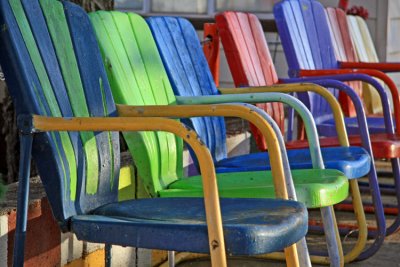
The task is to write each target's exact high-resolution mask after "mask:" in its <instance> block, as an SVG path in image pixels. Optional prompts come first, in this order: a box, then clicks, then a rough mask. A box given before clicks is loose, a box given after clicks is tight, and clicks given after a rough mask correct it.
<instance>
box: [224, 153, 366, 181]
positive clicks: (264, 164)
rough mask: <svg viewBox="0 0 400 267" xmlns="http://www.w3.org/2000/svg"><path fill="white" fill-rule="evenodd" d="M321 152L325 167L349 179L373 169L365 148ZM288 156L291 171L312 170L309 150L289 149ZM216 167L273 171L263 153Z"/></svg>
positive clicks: (227, 161) (229, 170) (232, 169)
mask: <svg viewBox="0 0 400 267" xmlns="http://www.w3.org/2000/svg"><path fill="white" fill-rule="evenodd" d="M321 150H322V156H323V159H324V163H325V167H326V168H327V169H336V170H339V171H341V172H342V173H343V174H344V175H345V176H346V177H348V178H349V179H355V178H360V177H363V176H365V175H366V174H368V172H369V170H370V168H371V158H370V156H369V154H368V153H367V151H366V150H365V149H364V148H361V147H334V148H328V147H327V148H322V149H321ZM287 155H288V158H289V163H290V168H291V169H312V164H311V155H310V150H309V149H294V150H290V149H289V150H287ZM216 167H217V172H218V173H223V172H233V171H235V172H240V171H256V170H257V171H261V170H270V169H271V166H270V161H269V155H268V153H263V152H261V153H253V154H250V155H242V156H236V157H232V158H227V159H224V160H221V161H219V162H218V163H216Z"/></svg>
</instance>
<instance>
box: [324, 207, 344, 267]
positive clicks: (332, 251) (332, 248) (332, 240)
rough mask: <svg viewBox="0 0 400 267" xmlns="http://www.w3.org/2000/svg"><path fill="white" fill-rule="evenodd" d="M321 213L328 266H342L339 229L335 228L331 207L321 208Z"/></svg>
mask: <svg viewBox="0 0 400 267" xmlns="http://www.w3.org/2000/svg"><path fill="white" fill-rule="evenodd" d="M321 215H322V221H323V224H324V232H325V238H326V244H327V247H328V254H329V259H330V266H332V267H333V266H338V267H339V266H344V259H343V250H342V243H341V242H340V236H339V230H338V229H337V224H336V218H335V213H334V210H333V207H332V206H330V207H324V208H321Z"/></svg>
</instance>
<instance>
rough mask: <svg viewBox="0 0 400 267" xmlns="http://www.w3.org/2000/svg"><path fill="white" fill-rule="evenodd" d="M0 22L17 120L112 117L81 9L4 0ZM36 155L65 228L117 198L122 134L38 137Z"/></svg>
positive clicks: (49, 0)
mask: <svg viewBox="0 0 400 267" xmlns="http://www.w3.org/2000/svg"><path fill="white" fill-rule="evenodd" d="M0 20H1V23H2V24H3V25H7V27H5V29H6V30H4V31H2V33H1V42H0V43H1V46H2V47H1V48H2V49H1V53H0V60H1V64H2V67H3V70H4V72H5V76H6V81H7V83H8V84H9V90H10V94H11V95H12V97H13V99H14V105H15V106H16V110H17V114H18V115H19V114H39V115H45V116H55V117H60V116H65V117H71V116H81V117H88V116H102V117H104V116H113V115H115V113H116V108H115V105H114V102H113V100H112V98H111V94H110V92H109V91H110V88H109V85H108V80H107V77H106V73H105V71H104V67H103V65H102V61H101V57H100V55H99V49H98V46H97V43H96V39H95V37H94V34H93V30H92V27H91V25H90V22H89V20H88V19H87V16H86V14H85V12H84V11H83V10H82V9H81V8H79V7H77V6H75V5H73V4H71V3H68V2H59V1H54V0H40V1H39V0H1V12H0ZM76 25H79V27H77V26H76ZM83 33H84V34H85V40H84V42H83V40H82V38H81V36H82V34H83ZM33 157H34V159H35V161H36V163H37V165H38V169H39V173H40V176H41V178H42V181H43V184H44V186H45V189H46V193H47V195H48V198H49V200H50V203H51V205H52V209H53V213H54V215H55V217H56V218H57V220H58V221H59V222H60V224H61V225H63V226H64V227H67V226H66V225H67V220H68V218H69V217H71V216H73V215H75V214H82V213H86V212H90V210H92V209H94V208H96V207H98V206H100V205H103V204H105V203H109V202H114V201H117V194H118V174H119V139H118V134H117V133H109V132H101V133H94V132H84V133H80V134H78V133H73V132H70V133H67V132H51V133H40V134H37V135H36V137H35V140H34V148H33ZM110 159H112V160H110Z"/></svg>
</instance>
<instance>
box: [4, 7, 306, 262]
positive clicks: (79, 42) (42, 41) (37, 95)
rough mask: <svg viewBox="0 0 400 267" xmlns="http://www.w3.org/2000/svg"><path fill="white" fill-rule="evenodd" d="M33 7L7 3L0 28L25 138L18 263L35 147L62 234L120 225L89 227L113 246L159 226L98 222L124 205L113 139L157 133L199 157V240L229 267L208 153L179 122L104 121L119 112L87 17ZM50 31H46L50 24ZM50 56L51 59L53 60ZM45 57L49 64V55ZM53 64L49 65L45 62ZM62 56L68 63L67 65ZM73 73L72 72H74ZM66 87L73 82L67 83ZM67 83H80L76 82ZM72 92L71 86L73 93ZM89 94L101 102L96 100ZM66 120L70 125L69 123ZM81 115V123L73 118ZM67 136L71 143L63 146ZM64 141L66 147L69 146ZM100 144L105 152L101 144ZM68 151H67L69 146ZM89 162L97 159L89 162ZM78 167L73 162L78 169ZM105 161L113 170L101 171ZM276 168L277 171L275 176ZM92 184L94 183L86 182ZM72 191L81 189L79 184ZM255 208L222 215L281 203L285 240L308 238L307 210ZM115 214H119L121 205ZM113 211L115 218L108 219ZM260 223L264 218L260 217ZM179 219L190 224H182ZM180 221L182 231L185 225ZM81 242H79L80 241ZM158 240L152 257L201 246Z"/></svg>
mask: <svg viewBox="0 0 400 267" xmlns="http://www.w3.org/2000/svg"><path fill="white" fill-rule="evenodd" d="M26 2H28V1H25V2H23V0H22V3H21V2H20V0H2V1H0V5H1V8H0V21H1V23H2V24H4V25H7V26H6V27H5V28H4V31H2V32H1V35H0V38H1V42H0V44H1V46H2V47H1V48H2V49H1V53H0V60H1V63H2V67H3V70H4V72H5V76H6V79H7V83H8V86H9V89H10V92H11V95H12V97H13V98H14V101H15V103H16V107H17V115H19V116H18V122H19V128H20V130H21V131H22V134H23V137H22V138H21V146H22V148H21V151H22V153H21V157H22V158H21V161H20V168H21V171H20V174H21V178H20V182H21V184H22V185H24V186H20V188H19V193H18V195H19V201H18V206H19V207H18V213H17V217H18V218H17V221H18V222H17V238H16V239H17V241H16V243H15V245H16V246H15V250H14V252H15V255H14V262H15V263H14V264H15V265H16V266H22V264H23V255H24V250H23V248H24V235H25V229H26V221H27V218H26V217H27V214H26V203H27V201H28V197H29V196H28V190H27V189H28V188H27V187H28V186H27V184H28V183H27V181H28V179H29V170H30V168H29V162H30V154H31V153H30V150H31V148H32V154H33V157H34V159H35V161H36V163H37V165H38V168H39V172H40V176H41V178H42V181H43V184H44V186H45V189H46V192H47V195H48V197H49V200H50V204H51V206H52V210H53V213H54V215H55V217H56V219H57V221H58V223H59V224H60V226H62V227H63V230H64V231H74V230H77V229H83V232H84V233H82V236H81V237H83V236H85V237H86V235H85V234H88V232H87V231H86V230H85V229H84V228H83V226H84V221H85V220H83V218H82V217H85V218H92V219H93V220H95V221H96V223H97V224H99V225H107V224H108V221H117V222H116V223H115V224H113V225H114V226H113V229H114V230H113V232H108V233H107V234H105V232H104V231H101V233H102V235H100V234H99V232H97V231H96V228H91V230H92V231H94V232H93V233H92V234H95V235H96V236H97V237H98V238H103V239H102V240H103V241H102V242H104V243H111V242H112V241H113V240H112V238H116V237H118V238H120V237H121V236H122V235H123V234H122V232H121V231H129V230H130V229H132V228H133V227H139V228H136V229H143V230H144V229H145V228H146V227H147V226H149V225H152V226H154V225H157V221H156V220H152V223H149V222H148V221H146V220H144V223H143V224H139V225H135V222H134V220H133V218H125V221H124V222H121V218H120V219H117V220H116V219H114V218H111V217H107V216H95V215H92V214H93V212H94V211H95V210H97V209H98V208H99V207H102V206H105V205H108V204H110V205H112V203H118V191H117V190H118V186H117V185H118V173H119V143H118V142H119V140H118V135H117V134H116V133H115V132H116V131H140V130H142V131H146V130H147V131H156V130H157V131H170V132H172V133H175V134H177V135H178V136H180V137H181V138H182V139H184V140H185V141H187V143H188V144H189V145H191V146H192V149H193V150H194V151H195V153H196V155H198V160H199V164H200V170H201V174H202V177H203V184H204V197H205V200H203V199H193V203H192V204H195V205H198V206H201V207H203V205H204V204H205V214H206V218H205V219H206V220H205V221H206V222H207V225H208V227H207V228H208V231H206V230H205V229H206V227H205V225H206V224H204V220H203V225H204V227H203V231H202V232H201V233H199V235H202V237H201V238H200V239H202V240H205V243H204V244H203V246H204V247H205V248H206V250H210V252H211V258H212V263H213V265H214V266H225V265H226V259H225V247H224V237H223V233H222V221H221V216H220V208H219V198H218V191H217V190H216V186H217V184H216V179H215V169H214V165H213V161H212V158H211V156H210V153H209V152H208V150H207V148H206V147H205V146H204V144H203V143H202V142H201V141H200V140H199V139H198V137H197V135H196V134H195V133H194V132H193V131H191V130H189V129H187V128H186V127H185V126H183V125H182V124H180V123H179V122H177V121H174V120H167V119H159V118H153V119H151V118H146V119H144V118H104V117H113V116H115V115H116V109H115V105H114V101H113V99H112V97H111V92H110V87H109V85H108V79H107V77H106V73H105V70H104V67H103V65H102V62H101V57H100V50H99V48H98V46H97V43H96V39H95V36H94V33H93V29H92V27H91V25H90V22H89V19H88V17H87V15H86V13H85V12H84V11H83V10H82V9H80V8H79V7H77V6H76V5H74V4H72V3H70V2H59V1H49V0H40V1H32V2H35V3H33V4H32V3H26ZM29 4H31V5H32V6H33V7H32V6H31V7H32V8H27V6H25V5H29ZM30 12H34V13H33V14H35V16H38V23H37V25H33V24H34V20H33V19H34V16H32V15H31V13H30ZM17 14H18V16H17ZM26 14H29V15H26ZM28 20H32V22H31V23H27V21H28ZM43 22H45V23H44V24H43ZM77 25H78V26H77ZM34 29H35V30H34ZM39 34H42V35H40V36H41V37H40V38H39V37H38V36H39ZM53 44H55V47H53V46H52V45H53ZM44 47H46V49H44ZM47 49H49V50H47ZM47 52H48V54H46V53H47ZM44 54H46V55H45V56H44ZM46 57H49V58H50V59H49V60H47V59H46ZM60 57H65V58H64V59H62V60H61V59H60ZM48 61H50V62H53V63H57V64H55V66H52V67H55V69H53V68H51V67H50V65H48V64H50V63H49V62H48ZM61 61H64V63H61ZM66 68H70V69H69V70H67V69H66ZM60 79H61V80H60ZM67 79H68V82H66V80H67ZM70 79H74V81H71V80H70ZM55 83H59V84H61V86H55V85H54V84H55ZM69 83H72V85H71V84H69ZM74 83H76V84H75V86H76V87H75V86H73V84H74ZM77 90H78V91H77ZM92 94H96V95H95V96H93V95H92ZM79 101H80V102H79ZM68 112H70V116H68V114H67V115H66V114H65V113H68ZM243 112H244V113H246V114H247V115H246V116H250V117H251V116H254V115H252V113H250V112H249V111H248V110H244V111H243ZM55 113H57V114H55ZM32 114H39V115H41V116H37V115H34V116H33V117H32ZM62 116H65V118H64V117H62ZM76 116H83V117H80V118H75V117H76ZM89 117H90V118H89ZM260 127H264V128H263V129H264V133H265V135H266V137H267V139H268V142H269V145H270V146H271V148H272V149H275V150H274V151H275V152H276V154H277V156H276V157H274V158H275V161H274V163H275V164H274V165H273V166H274V169H275V171H274V170H273V172H274V174H277V175H276V179H281V180H283V181H284V179H283V171H282V170H283V167H282V161H281V155H280V150H279V147H278V145H277V141H276V136H275V135H274V132H273V129H272V128H271V127H270V126H269V125H268V124H266V123H265V122H264V121H263V122H262V123H261V122H260ZM71 131H72V132H83V134H76V135H75V136H72V135H70V134H67V132H71ZM60 133H61V134H60ZM63 133H64V135H63V136H62V138H61V135H62V134H63ZM99 135H103V137H102V139H98V136H99ZM32 139H33V144H32ZM61 140H64V141H65V142H64V143H63V142H62V141H61ZM100 142H101V143H102V144H99V143H100ZM68 143H70V145H65V144H68ZM93 147H94V148H93ZM114 149H116V151H115V153H114V152H113V151H114ZM71 152H72V153H73V154H72V156H70V157H68V156H66V155H67V154H69V153H71ZM88 153H90V159H89V158H88V157H87V156H86V155H87V154H88ZM91 153H94V154H95V155H91ZM93 159H95V162H93V166H89V165H91V164H92V163H88V162H89V161H92V160H93ZM74 161H75V163H73V162H74ZM104 162H106V163H107V164H104ZM100 165H101V166H100ZM275 166H278V167H277V168H275ZM280 172H281V173H280ZM73 173H76V176H75V177H76V180H75V182H73V180H72V179H71V177H73V176H74V175H73ZM278 174H279V175H278ZM89 175H94V176H95V177H88V176H89ZM74 183H75V185H73V184H74ZM28 185H29V184H28ZM71 192H72V194H71ZM278 192H279V194H280V195H279V196H282V197H286V198H287V193H286V190H285V184H284V182H283V185H280V189H279V190H278ZM162 201H163V200H162V199H157V200H155V199H149V200H145V202H146V203H148V204H149V205H150V206H151V207H153V208H154V207H157V206H160V205H161V204H159V203H161V202H162ZM171 201H176V202H179V201H180V200H173V199H172V200H171ZM249 201H251V203H250V205H248V204H245V203H246V202H247V200H243V199H241V200H230V201H228V202H229V203H228V202H226V203H225V202H224V203H225V204H223V206H224V207H223V209H224V208H226V209H227V210H230V209H232V210H233V209H234V208H235V206H236V205H238V203H240V204H241V205H243V207H246V208H248V207H249V206H252V207H254V206H258V205H259V206H263V207H265V206H266V205H267V204H266V203H267V202H268V203H270V205H272V206H275V205H274V204H278V203H281V204H282V207H284V208H283V209H282V212H281V213H280V215H279V216H280V218H287V219H289V221H293V222H297V223H291V224H290V223H287V224H286V226H288V227H289V228H286V229H285V230H286V231H288V232H287V235H288V239H287V243H288V244H289V243H292V242H295V241H297V240H298V239H300V238H301V237H302V236H304V234H305V232H306V228H307V213H306V209H305V207H304V205H302V204H300V203H297V202H293V201H284V200H276V201H270V200H249ZM131 203H133V202H131ZM256 203H258V204H256ZM135 205H137V206H138V207H141V208H144V209H145V210H146V212H148V213H149V218H152V215H154V216H155V213H153V214H151V213H152V212H155V209H151V208H149V206H147V207H142V206H141V205H140V203H138V204H135ZM116 206H118V207H119V206H120V203H118V204H116ZM265 209H266V208H264V209H263V211H265ZM110 210H111V209H108V211H110ZM263 211H262V212H261V213H262V214H263ZM181 212H185V209H182V210H181ZM245 213H246V212H245V208H243V209H242V210H241V211H240V214H245ZM127 216H128V214H127ZM189 216H190V215H189ZM261 217H263V216H260V217H257V218H261ZM74 218H77V219H76V221H74ZM180 218H181V219H183V220H180ZM100 219H101V220H100ZM165 219H166V220H165V221H164V222H163V223H161V222H158V227H161V225H166V224H169V225H170V227H171V228H170V229H171V230H172V229H180V230H182V231H183V232H185V231H184V229H189V228H191V225H190V224H187V221H186V220H185V218H184V217H179V216H178V214H177V213H171V214H169V217H168V218H167V217H166V218H165ZM178 221H180V222H181V223H178ZM237 222H239V221H237ZM252 222H254V224H253V225H252V226H251V227H250V226H249V225H243V224H241V225H240V226H239V227H238V229H239V228H240V229H241V231H242V233H243V237H246V238H247V237H248V235H246V234H245V232H246V229H247V230H249V229H250V228H251V229H252V230H256V229H257V228H259V226H260V225H265V221H258V220H252ZM277 225H279V223H278V224H277ZM80 226H82V228H80ZM237 226H238V224H237V223H235V224H232V227H233V228H234V227H237ZM124 229H125V230H124ZM117 231H119V232H117ZM139 232H140V231H139ZM233 232H234V231H232V233H233ZM76 233H77V234H78V232H76ZM118 233H120V234H118ZM129 233H130V235H129V241H130V242H131V243H130V245H133V244H134V242H135V240H137V239H136V238H135V237H134V236H132V232H129ZM273 234H274V233H273ZM111 236H112V237H111ZM126 236H128V235H126ZM196 237H200V236H196ZM207 237H208V238H209V239H208V238H207ZM232 237H233V236H232ZM88 238H89V237H88ZM246 238H245V239H246ZM110 239H111V240H110ZM196 239H197V238H196ZM233 239H234V237H233ZM277 239H279V238H277ZM247 240H249V239H247ZM151 241H152V240H150V239H147V240H146V242H151ZM153 241H154V242H155V243H153V245H154V247H155V248H156V247H158V243H157V242H163V243H164V244H168V242H170V246H171V248H173V247H174V246H175V245H182V246H185V250H186V248H187V249H189V250H190V248H191V244H190V243H192V244H193V243H196V242H192V241H191V242H190V243H187V244H186V245H184V244H183V243H179V244H178V243H177V242H174V241H173V240H172V241H171V240H169V239H167V240H163V241H162V239H160V238H158V239H157V240H153ZM280 241H282V240H280ZM116 242H117V241H116ZM117 243H118V242H117ZM288 244H285V245H288ZM134 245H135V246H136V245H137V244H136V243H135V244H134ZM256 246H257V245H256ZM256 246H255V247H256ZM233 247H236V248H237V249H238V250H239V249H241V248H243V245H241V244H238V243H235V244H233ZM276 247H279V249H282V248H283V246H282V245H281V243H277V244H276ZM294 248H295V247H294V246H292V248H291V249H292V251H291V253H292V255H295V251H293V249H294ZM259 249H260V248H259ZM261 250H262V248H261ZM260 252H261V251H260ZM290 260H291V261H292V263H293V266H297V265H296V262H297V259H296V257H292V258H291V259H290Z"/></svg>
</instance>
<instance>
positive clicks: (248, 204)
mask: <svg viewBox="0 0 400 267" xmlns="http://www.w3.org/2000/svg"><path fill="white" fill-rule="evenodd" d="M203 201H204V200H203V199H198V198H164V199H140V200H129V201H124V202H118V203H111V204H107V205H105V206H102V207H100V208H97V209H96V210H95V211H93V213H92V214H93V215H79V216H74V217H73V218H72V221H71V223H72V224H71V225H72V229H73V232H74V233H75V234H76V236H77V237H78V239H83V240H87V241H90V242H96V243H110V244H117V245H121V246H133V247H142V248H149V249H151V248H157V249H164V250H175V251H190V252H197V253H209V244H208V234H207V227H206V221H205V211H204V204H203ZM154 207H157V208H154ZM221 210H222V219H223V224H224V236H225V242H226V249H227V253H228V254H231V255H251V254H263V253H269V252H273V251H277V250H280V249H281V248H282V247H286V246H288V245H290V244H293V243H295V242H297V241H298V240H300V238H302V237H303V236H304V235H305V234H306V232H307V223H308V216H307V209H306V208H305V206H304V205H303V204H301V203H298V202H295V201H288V200H275V199H246V201H243V200H240V199H229V198H228V199H221ZM116 229H118V231H116ZM116 232H118V235H116V234H115V233H116ZM99 233H101V234H99ZM249 236H251V238H249ZM132 237H135V238H132Z"/></svg>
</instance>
